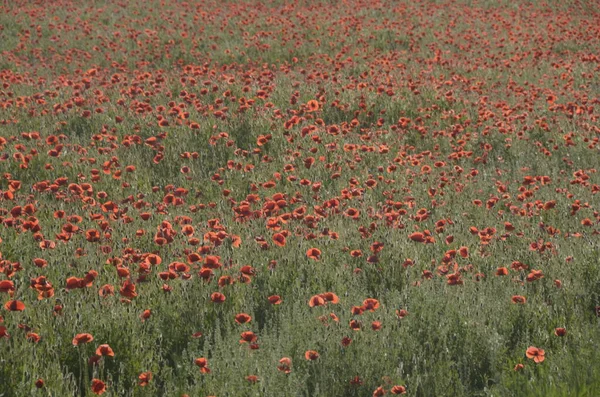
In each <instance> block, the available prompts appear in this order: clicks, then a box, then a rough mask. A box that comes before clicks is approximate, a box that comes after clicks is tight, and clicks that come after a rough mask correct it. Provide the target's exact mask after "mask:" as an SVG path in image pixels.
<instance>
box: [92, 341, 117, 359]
mask: <svg viewBox="0 0 600 397" xmlns="http://www.w3.org/2000/svg"><path fill="white" fill-rule="evenodd" d="M96 355H98V356H109V357H114V356H115V352H113V349H111V347H110V346H109V345H107V344H103V345H100V346H98V348H97V349H96Z"/></svg>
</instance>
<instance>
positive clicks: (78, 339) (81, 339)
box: [73, 334, 94, 346]
mask: <svg viewBox="0 0 600 397" xmlns="http://www.w3.org/2000/svg"><path fill="white" fill-rule="evenodd" d="M93 340H94V337H93V336H92V335H91V334H77V335H75V337H74V338H73V346H79V345H81V344H82V343H89V342H91V341H93Z"/></svg>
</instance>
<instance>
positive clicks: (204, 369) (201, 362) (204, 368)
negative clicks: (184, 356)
mask: <svg viewBox="0 0 600 397" xmlns="http://www.w3.org/2000/svg"><path fill="white" fill-rule="evenodd" d="M194 364H196V365H197V366H198V367H200V372H201V373H203V374H208V373H210V368H208V360H207V359H205V358H204V357H201V358H197V359H195V360H194Z"/></svg>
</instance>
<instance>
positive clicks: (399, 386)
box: [390, 385, 406, 394]
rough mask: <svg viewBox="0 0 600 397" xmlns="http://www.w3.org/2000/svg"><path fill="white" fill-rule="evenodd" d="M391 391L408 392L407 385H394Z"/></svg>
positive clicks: (396, 392)
mask: <svg viewBox="0 0 600 397" xmlns="http://www.w3.org/2000/svg"><path fill="white" fill-rule="evenodd" d="M390 392H391V393H392V394H406V387H405V386H401V385H396V386H394V387H392V390H390Z"/></svg>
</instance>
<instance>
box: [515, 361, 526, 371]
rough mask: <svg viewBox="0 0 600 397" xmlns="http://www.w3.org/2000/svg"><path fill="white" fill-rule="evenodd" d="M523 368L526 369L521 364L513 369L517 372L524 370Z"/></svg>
mask: <svg viewBox="0 0 600 397" xmlns="http://www.w3.org/2000/svg"><path fill="white" fill-rule="evenodd" d="M523 368H525V366H524V365H523V364H521V363H519V364H517V365H515V367H514V368H513V369H514V371H515V372H517V371H520V370H522V369H523Z"/></svg>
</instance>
